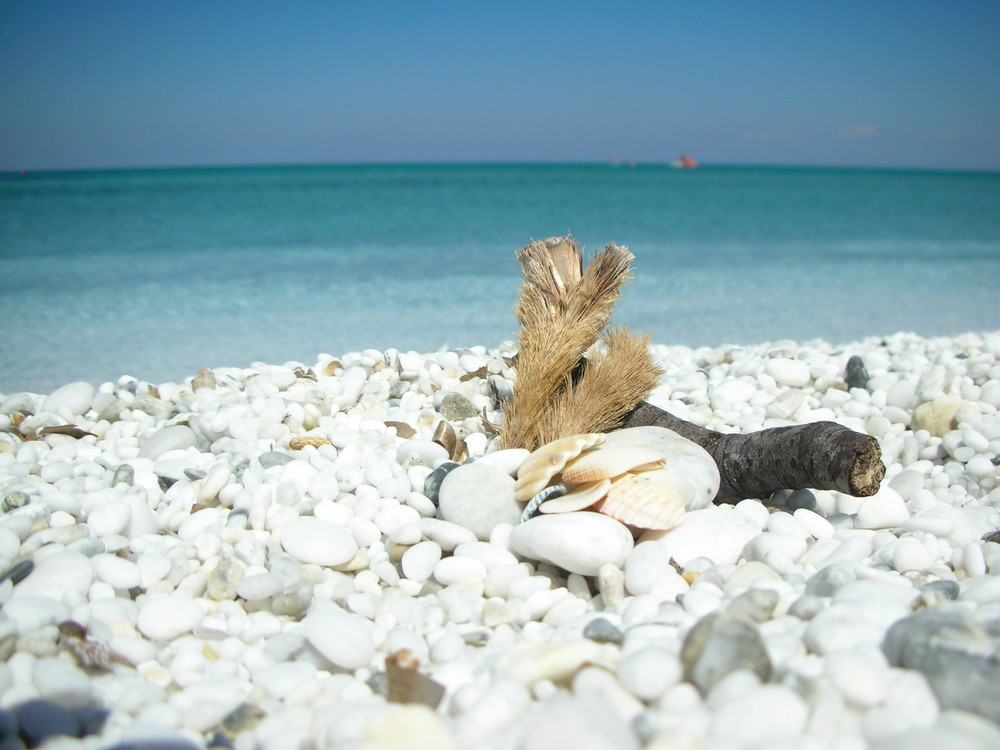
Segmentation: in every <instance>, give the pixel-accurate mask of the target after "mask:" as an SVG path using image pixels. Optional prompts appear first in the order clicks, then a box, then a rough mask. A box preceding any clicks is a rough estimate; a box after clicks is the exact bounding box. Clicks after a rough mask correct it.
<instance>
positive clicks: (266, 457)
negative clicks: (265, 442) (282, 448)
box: [257, 451, 292, 469]
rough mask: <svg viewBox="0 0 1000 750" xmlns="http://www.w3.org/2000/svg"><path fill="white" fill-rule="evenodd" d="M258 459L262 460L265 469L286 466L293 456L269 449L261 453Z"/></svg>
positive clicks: (261, 463)
mask: <svg viewBox="0 0 1000 750" xmlns="http://www.w3.org/2000/svg"><path fill="white" fill-rule="evenodd" d="M257 460H258V461H260V465H261V466H263V467H264V468H265V469H270V468H271V467H272V466H284V465H285V464H287V463H288V462H289V461H291V460H292V457H291V456H289V455H288V454H287V453H280V452H279V451H268V452H267V453H261V454H260V458H258V459H257Z"/></svg>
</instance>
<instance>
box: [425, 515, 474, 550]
mask: <svg viewBox="0 0 1000 750" xmlns="http://www.w3.org/2000/svg"><path fill="white" fill-rule="evenodd" d="M419 525H420V533H422V534H423V535H424V536H426V537H427V538H428V539H430V540H431V541H434V542H437V543H438V545H440V547H441V549H442V550H444V551H445V552H451V551H452V550H454V549H455V548H456V547H457V546H458V545H460V544H465V543H468V542H475V541H476V535H475V534H473V533H472V532H471V531H469V530H468V529H467V528H465V527H464V526H459V525H458V524H457V523H451V522H450V521H443V520H441V519H440V518H421V519H420V524H419Z"/></svg>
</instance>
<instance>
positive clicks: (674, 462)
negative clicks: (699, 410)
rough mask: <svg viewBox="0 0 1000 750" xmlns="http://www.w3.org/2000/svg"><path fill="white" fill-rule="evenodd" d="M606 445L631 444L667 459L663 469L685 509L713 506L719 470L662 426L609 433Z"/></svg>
mask: <svg viewBox="0 0 1000 750" xmlns="http://www.w3.org/2000/svg"><path fill="white" fill-rule="evenodd" d="M604 445H605V446H615V445H634V446H638V447H642V448H649V449H651V450H654V451H657V452H658V453H660V454H661V455H663V457H664V458H666V460H667V465H666V467H664V471H666V472H667V473H668V474H669V475H670V477H671V484H672V485H673V487H674V489H675V490H677V492H678V493H679V494H680V496H681V498H683V500H684V507H685V508H687V510H689V511H691V510H698V509H700V508H706V507H708V506H709V505H711V504H712V500H713V499H714V498H715V495H716V493H718V491H719V483H720V481H721V480H720V477H719V467H718V466H716V464H715V459H713V458H712V456H711V455H709V453H708V451H706V450H705V449H704V448H702V447H701V446H700V445H698V444H697V443H695V442H693V441H691V440H688V439H687V438H684V437H681V436H680V435H678V434H677V433H676V432H674V431H673V430H668V429H666V428H665V427H654V426H647V427H629V428H627V429H624V430H615V431H614V432H610V433H608V435H607V437H606V438H605V440H604Z"/></svg>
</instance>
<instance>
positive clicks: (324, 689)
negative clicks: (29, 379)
mask: <svg viewBox="0 0 1000 750" xmlns="http://www.w3.org/2000/svg"><path fill="white" fill-rule="evenodd" d="M514 352H515V349H514V347H513V345H505V346H501V347H500V348H498V349H487V348H484V347H472V348H468V349H460V350H441V351H436V352H430V353H417V352H403V351H396V350H392V349H390V350H385V351H382V350H365V351H360V352H355V353H349V354H344V355H342V356H339V355H338V356H332V355H321V356H319V357H318V358H317V361H315V362H306V363H304V362H289V363H285V364H281V365H277V364H265V363H254V364H253V365H252V366H251V367H249V368H238V369H237V368H215V369H202V370H200V371H198V373H197V374H194V373H192V377H190V378H187V379H185V380H183V381H182V382H176V383H172V382H171V383H158V384H150V383H146V382H141V381H138V380H136V379H135V378H132V377H127V376H126V377H122V378H120V379H119V380H117V381H116V382H106V383H103V384H101V385H99V386H97V387H95V386H93V385H91V384H89V383H86V382H74V383H69V384H67V385H64V386H62V387H59V388H57V389H55V390H53V391H51V392H49V393H47V394H37V393H31V392H17V393H7V394H0V428H2V432H0V499H2V516H0V575H2V583H0V603H2V610H0V651H2V654H3V663H0V746H2V747H3V748H16V747H38V746H44V747H46V748H60V749H63V748H94V749H97V748H102V749H106V748H118V749H119V750H121V749H123V748H147V749H152V748H157V749H159V750H172V749H174V748H176V749H177V750H181V749H183V748H236V749H237V750H255V749H257V748H260V749H262V750H272V749H273V750H322V749H323V748H364V749H366V750H368V749H370V750H375V749H376V748H377V749H380V750H382V749H384V750H390V749H393V748H428V749H431V748H433V749H434V750H446V749H449V748H454V749H455V750H465V749H466V748H468V749H470V750H471V749H473V748H477V749H478V748H496V749H497V750H501V749H502V750H508V749H510V750H520V749H523V750H536V749H537V750H542V749H545V750H548V749H549V748H560V747H574V748H578V749H581V750H582V749H584V748H585V749H586V750H605V749H606V750H622V749H624V750H629V749H630V748H656V749H657V750H667V749H669V750H680V749H685V750H686V749H690V750H697V749H704V750H737V749H742V748H747V749H750V748H768V749H769V750H771V749H774V748H789V749H791V748H796V749H799V748H801V749H803V750H814V749H815V750H863V749H865V748H873V749H875V750H897V749H898V750H902V749H903V748H905V749H906V750H940V748H944V747H947V748H952V749H961V750H979V749H982V750H986V749H987V748H998V747H1000V725H998V723H1000V702H998V701H997V700H996V696H997V695H1000V662H998V647H1000V575H998V574H1000V532H998V529H1000V482H998V476H997V463H998V455H1000V414H998V410H1000V331H998V332H988V333H967V334H962V335H956V336H952V337H940V338H922V337H920V336H917V335H915V334H909V333H898V334H894V335H888V336H885V337H874V338H868V339H864V340H861V341H857V342H855V343H851V344H848V345H837V346H834V345H832V344H827V343H824V342H822V341H811V342H808V343H796V342H793V341H775V342H770V343H767V344H759V345H753V346H725V347H715V348H709V347H702V348H691V347H682V346H663V345H654V346H653V352H654V354H655V357H656V359H657V361H658V362H659V364H660V365H661V366H662V367H663V368H664V369H665V371H666V374H665V375H664V376H663V377H662V379H661V384H660V386H659V387H658V388H657V390H656V391H655V392H654V393H653V395H652V396H651V397H650V399H649V400H650V401H651V402H652V403H654V404H656V405H657V406H660V407H662V408H664V409H666V410H668V411H670V412H672V413H673V414H675V415H676V416H679V417H681V418H683V419H686V420H688V421H690V422H693V423H696V424H698V425H702V426H705V427H708V428H711V429H714V430H718V431H722V432H733V431H739V432H751V431H754V430H758V429H762V428H767V427H773V426H781V425H788V424H798V423H804V422H812V421H817V420H833V421H836V422H839V423H841V424H844V425H846V426H848V427H850V428H852V429H855V430H858V431H860V432H865V433H868V434H870V435H872V436H874V437H876V438H877V439H878V440H879V442H880V445H881V449H882V453H883V461H884V463H885V466H886V476H885V480H884V481H883V483H882V488H881V490H880V491H879V493H878V494H877V495H875V496H873V497H869V498H855V497H851V496H848V495H844V494H841V493H837V492H831V491H819V490H817V491H810V490H799V491H796V492H780V493H777V494H775V495H774V496H772V497H768V498H756V499H747V500H743V501H742V502H739V503H738V504H736V505H734V506H732V505H710V506H708V507H703V508H699V509H695V510H690V509H689V511H688V513H687V515H686V517H685V520H684V522H683V523H682V524H681V525H680V526H679V527H678V528H676V529H674V530H673V531H669V532H667V533H665V534H659V535H648V534H647V535H645V536H638V535H635V534H632V533H630V532H629V530H628V529H627V527H625V526H624V525H622V524H619V523H618V522H616V521H613V520H612V519H610V518H607V517H605V516H600V515H599V514H595V513H591V512H587V511H583V512H579V513H567V514H561V515H552V516H547V517H545V518H532V519H530V520H528V521H525V522H521V521H520V512H521V509H522V508H523V503H518V502H517V501H516V500H515V499H514V496H513V485H514V479H513V474H514V473H515V472H516V470H517V467H518V466H519V464H520V462H521V461H522V460H523V457H524V455H522V453H523V452H518V451H503V450H497V448H498V446H497V442H496V439H495V436H494V435H493V433H492V432H491V430H490V429H489V425H490V424H491V423H493V424H495V423H496V422H497V421H498V419H499V412H498V404H497V400H496V399H497V396H498V394H500V393H503V392H504V391H505V389H509V388H510V387H511V386H512V385H513V384H514V377H515V372H514V371H513V369H512V368H511V365H510V359H509V358H510V356H511V355H512V354H513V353H514ZM851 357H860V359H861V361H862V362H863V365H864V366H863V368H862V369H861V370H859V369H858V368H857V367H854V368H853V370H852V371H851V372H850V373H849V372H848V368H847V363H848V360H849V359H850V358H851ZM442 422H447V423H448V424H450V425H451V427H452V428H453V429H454V430H455V433H456V435H457V437H458V438H460V439H463V440H464V443H465V445H466V446H467V452H468V456H469V458H468V459H467V460H463V461H462V462H461V465H460V466H459V467H457V468H456V467H455V462H452V461H451V460H450V456H449V451H448V450H447V449H446V448H445V447H442V445H440V444H439V443H438V442H434V440H433V439H432V438H433V437H434V436H435V434H438V432H437V431H438V430H439V429H440V427H441V424H442ZM586 516H592V517H599V518H600V519H601V520H602V521H604V522H606V523H602V524H592V523H588V522H587V519H586V518H582V519H581V517H586ZM539 522H545V523H546V524H547V526H546V527H545V529H544V533H538V532H534V531H533V529H532V525H535V528H537V525H538V523H539ZM584 527H586V528H584ZM584 539H585V541H583V540H584Z"/></svg>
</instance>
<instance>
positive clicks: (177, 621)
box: [136, 594, 205, 641]
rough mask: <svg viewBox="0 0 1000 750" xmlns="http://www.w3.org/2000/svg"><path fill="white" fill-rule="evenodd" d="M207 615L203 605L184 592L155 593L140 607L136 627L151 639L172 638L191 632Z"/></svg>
mask: <svg viewBox="0 0 1000 750" xmlns="http://www.w3.org/2000/svg"><path fill="white" fill-rule="evenodd" d="M204 616H205V613H204V611H203V610H202V608H201V605H200V604H198V602H197V601H195V600H194V599H189V598H188V597H186V596H184V595H183V594H170V595H162V594H161V595H154V596H150V597H148V598H147V599H146V600H145V601H144V602H143V603H142V604H141V605H140V607H139V615H138V618H137V619H136V627H137V628H138V629H139V632H141V633H142V634H143V635H144V636H146V637H147V638H149V639H150V640H157V639H161V640H166V641H169V640H172V639H174V638H176V637H178V636H180V635H183V634H184V633H190V632H191V631H192V630H194V629H195V627H197V626H198V623H200V622H201V620H202V618H203V617H204Z"/></svg>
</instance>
